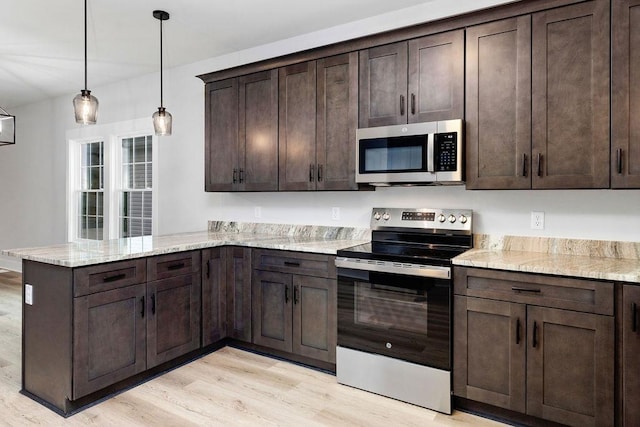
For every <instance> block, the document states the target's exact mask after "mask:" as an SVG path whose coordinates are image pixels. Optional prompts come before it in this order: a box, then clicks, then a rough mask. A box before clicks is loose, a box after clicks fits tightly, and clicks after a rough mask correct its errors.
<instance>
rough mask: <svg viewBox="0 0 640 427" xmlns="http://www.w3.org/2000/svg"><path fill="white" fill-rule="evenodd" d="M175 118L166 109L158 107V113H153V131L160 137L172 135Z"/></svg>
mask: <svg viewBox="0 0 640 427" xmlns="http://www.w3.org/2000/svg"><path fill="white" fill-rule="evenodd" d="M172 120H173V117H171V113H170V112H168V111H167V110H165V108H164V107H158V111H156V112H155V113H153V129H154V130H155V132H156V135H158V136H165V135H171V124H172Z"/></svg>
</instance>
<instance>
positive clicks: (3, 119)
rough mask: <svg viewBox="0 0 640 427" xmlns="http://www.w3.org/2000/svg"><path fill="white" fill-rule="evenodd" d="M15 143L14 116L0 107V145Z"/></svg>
mask: <svg viewBox="0 0 640 427" xmlns="http://www.w3.org/2000/svg"><path fill="white" fill-rule="evenodd" d="M15 143H16V116H12V115H11V114H9V113H7V111H6V110H5V109H4V108H2V107H0V145H13V144H15Z"/></svg>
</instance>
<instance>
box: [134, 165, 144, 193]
mask: <svg viewBox="0 0 640 427" xmlns="http://www.w3.org/2000/svg"><path fill="white" fill-rule="evenodd" d="M133 171H134V187H133V188H137V189H143V188H144V185H145V182H144V179H145V171H144V163H142V164H136V165H135V168H134V169H133Z"/></svg>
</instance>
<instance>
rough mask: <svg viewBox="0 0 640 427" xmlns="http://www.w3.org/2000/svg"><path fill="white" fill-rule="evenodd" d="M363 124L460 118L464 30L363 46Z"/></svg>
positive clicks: (361, 53)
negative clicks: (367, 46) (368, 47)
mask: <svg viewBox="0 0 640 427" xmlns="http://www.w3.org/2000/svg"><path fill="white" fill-rule="evenodd" d="M359 84H360V91H359V93H360V101H359V106H360V118H359V126H360V127H375V126H386V125H396V124H403V123H415V122H425V121H433V120H446V119H458V118H461V117H462V115H463V112H464V111H463V110H464V107H463V104H464V101H463V100H464V31H463V30H456V31H450V32H446V33H441V34H435V35H430V36H426V37H421V38H419V39H413V40H409V41H408V42H399V43H393V44H388V45H384V46H378V47H373V48H370V49H366V50H362V51H360V83H359Z"/></svg>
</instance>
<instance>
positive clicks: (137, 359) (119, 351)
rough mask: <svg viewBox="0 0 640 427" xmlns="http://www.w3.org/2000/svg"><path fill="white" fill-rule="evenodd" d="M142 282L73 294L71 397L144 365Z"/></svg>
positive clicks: (141, 369) (143, 294)
mask: <svg viewBox="0 0 640 427" xmlns="http://www.w3.org/2000/svg"><path fill="white" fill-rule="evenodd" d="M145 294H146V286H145V284H144V283H143V284H139V285H133V286H127V287H125V288H120V289H114V290H111V291H106V292H100V293H97V294H92V295H86V296H83V297H79V298H75V301H74V304H73V311H74V329H73V345H74V350H73V351H74V362H73V398H74V399H77V398H79V397H82V396H86V395H88V394H90V393H93V392H94V391H98V390H100V389H103V388H105V387H107V386H109V385H111V384H114V383H116V382H118V381H120V380H124V379H126V378H129V377H131V376H133V375H135V374H138V373H140V372H142V371H144V370H145V369H146V366H147V364H146V334H147V330H146V325H145V308H146V307H145Z"/></svg>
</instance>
